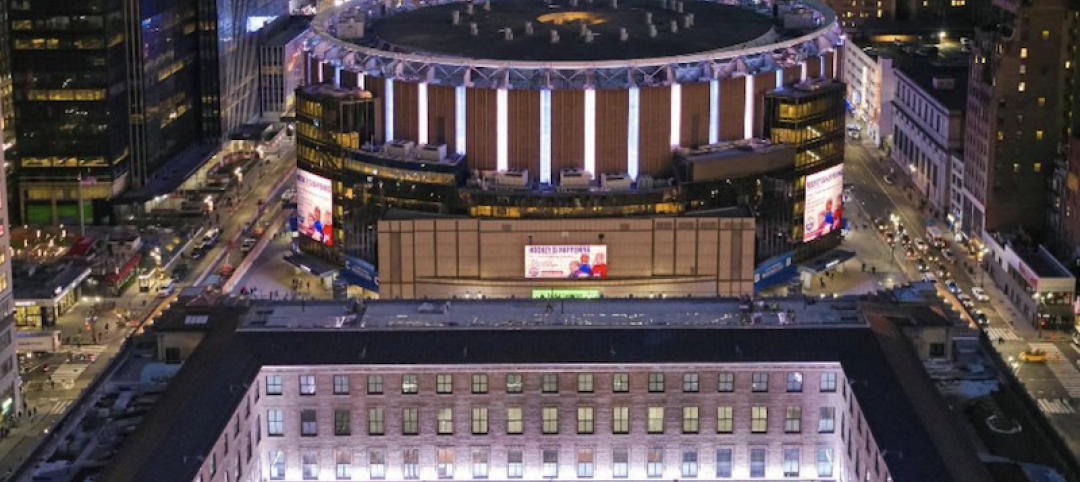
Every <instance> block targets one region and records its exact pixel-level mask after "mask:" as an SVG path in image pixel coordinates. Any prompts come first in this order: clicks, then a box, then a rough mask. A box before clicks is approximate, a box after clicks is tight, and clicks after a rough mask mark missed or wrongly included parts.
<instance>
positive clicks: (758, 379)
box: [750, 372, 769, 392]
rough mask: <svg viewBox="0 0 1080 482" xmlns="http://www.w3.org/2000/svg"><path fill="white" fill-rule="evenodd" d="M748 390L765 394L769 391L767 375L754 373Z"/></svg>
mask: <svg viewBox="0 0 1080 482" xmlns="http://www.w3.org/2000/svg"><path fill="white" fill-rule="evenodd" d="M750 390H751V391H754V392H767V391H769V374H768V373H763V372H755V373H754V375H753V378H752V379H751V383H750Z"/></svg>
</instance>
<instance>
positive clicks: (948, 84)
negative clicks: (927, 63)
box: [933, 77, 956, 90]
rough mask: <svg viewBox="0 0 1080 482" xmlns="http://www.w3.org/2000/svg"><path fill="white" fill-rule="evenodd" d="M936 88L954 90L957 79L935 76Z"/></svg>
mask: <svg viewBox="0 0 1080 482" xmlns="http://www.w3.org/2000/svg"><path fill="white" fill-rule="evenodd" d="M933 82H934V90H952V89H953V88H955V87H956V79H954V78H952V77H934V80H933Z"/></svg>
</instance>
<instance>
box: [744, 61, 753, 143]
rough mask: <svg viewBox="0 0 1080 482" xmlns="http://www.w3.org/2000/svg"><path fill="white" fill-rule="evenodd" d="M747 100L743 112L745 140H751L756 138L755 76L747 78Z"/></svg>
mask: <svg viewBox="0 0 1080 482" xmlns="http://www.w3.org/2000/svg"><path fill="white" fill-rule="evenodd" d="M745 78H746V96H745V97H746V99H745V109H746V111H745V112H743V138H744V139H749V138H751V137H754V76H753V75H747V76H746V77H745Z"/></svg>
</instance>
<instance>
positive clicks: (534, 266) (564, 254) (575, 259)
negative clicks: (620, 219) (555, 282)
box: [525, 244, 608, 278]
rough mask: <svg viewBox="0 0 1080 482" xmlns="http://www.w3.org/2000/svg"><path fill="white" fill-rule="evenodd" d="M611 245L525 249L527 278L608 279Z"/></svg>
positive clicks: (531, 247)
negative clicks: (608, 248)
mask: <svg viewBox="0 0 1080 482" xmlns="http://www.w3.org/2000/svg"><path fill="white" fill-rule="evenodd" d="M607 273H608V268H607V246H605V245H597V244H585V245H529V246H525V277H526V278H607Z"/></svg>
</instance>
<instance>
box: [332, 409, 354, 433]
mask: <svg viewBox="0 0 1080 482" xmlns="http://www.w3.org/2000/svg"><path fill="white" fill-rule="evenodd" d="M350 418H351V417H350V412H349V411H348V410H334V435H338V436H341V435H350V434H351V423H350V421H349V419H350Z"/></svg>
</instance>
